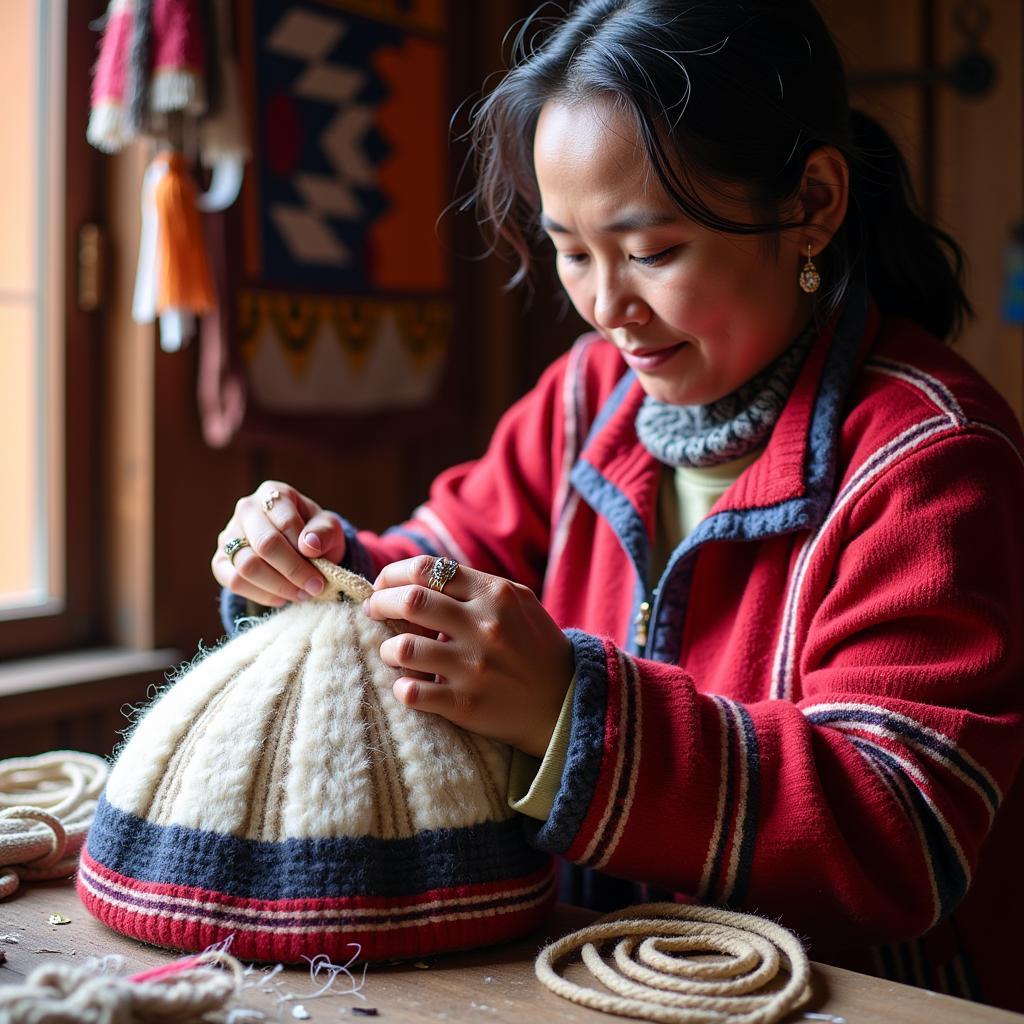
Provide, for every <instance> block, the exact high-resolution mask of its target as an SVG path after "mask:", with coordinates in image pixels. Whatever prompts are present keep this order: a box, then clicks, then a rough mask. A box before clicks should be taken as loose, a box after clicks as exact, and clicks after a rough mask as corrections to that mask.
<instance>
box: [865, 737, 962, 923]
mask: <svg viewBox="0 0 1024 1024" xmlns="http://www.w3.org/2000/svg"><path fill="white" fill-rule="evenodd" d="M851 742H852V743H853V745H854V746H856V747H857V748H858V749H859V750H860V751H861V752H862V753H863V754H865V755H866V756H867V757H869V758H870V759H871V760H872V761H873V762H874V763H875V765H876V766H878V768H879V769H880V770H881V771H882V772H883V773H884V774H885V775H886V777H887V778H888V779H889V781H890V784H891V786H892V788H893V792H894V793H895V794H896V798H897V800H898V801H899V803H900V804H901V805H902V807H903V811H904V813H905V814H906V815H907V817H908V818H910V819H911V820H914V819H916V820H917V821H919V822H920V824H921V828H922V829H923V831H924V835H925V846H926V851H925V852H926V856H927V857H928V859H929V860H930V861H931V868H932V872H933V874H934V876H935V886H936V888H937V890H938V896H939V917H940V918H943V917H946V916H948V915H949V914H951V913H952V912H953V910H955V909H956V906H957V904H958V903H959V902H960V901H961V900H962V899H963V898H964V894H965V893H966V892H967V886H968V883H969V882H970V879H969V878H968V877H967V875H966V874H965V872H964V869H963V865H962V864H961V863H960V860H959V858H958V857H957V855H956V853H955V851H954V850H953V848H952V846H950V842H949V838H948V837H947V835H946V833H945V831H944V829H943V827H942V824H941V822H939V820H938V819H937V818H936V816H935V811H934V810H933V809H932V807H931V806H930V805H929V804H928V802H927V801H926V800H925V798H924V797H923V796H922V795H921V791H920V790H919V789H918V788H917V784H916V783H915V782H914V780H913V779H911V778H909V777H908V776H907V774H906V772H905V770H904V769H903V766H902V765H901V764H900V763H899V761H898V760H897V759H896V758H895V757H893V756H892V755H891V754H890V753H888V751H884V750H880V749H879V748H878V747H876V746H874V745H873V744H868V743H864V742H863V741H861V740H858V739H857V738H856V737H854V738H853V739H852V740H851Z"/></svg>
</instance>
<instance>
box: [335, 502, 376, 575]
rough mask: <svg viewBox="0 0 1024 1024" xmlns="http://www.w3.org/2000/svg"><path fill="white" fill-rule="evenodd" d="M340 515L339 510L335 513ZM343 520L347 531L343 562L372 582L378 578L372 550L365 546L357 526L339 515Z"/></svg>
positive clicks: (344, 528) (342, 524) (342, 526)
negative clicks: (371, 553) (371, 554)
mask: <svg viewBox="0 0 1024 1024" xmlns="http://www.w3.org/2000/svg"><path fill="white" fill-rule="evenodd" d="M334 514H335V515H338V513H337V512H335V513H334ZM338 518H339V519H340V520H341V528H342V530H343V531H344V533H345V557H344V558H343V559H342V560H341V564H342V565H343V566H344V567H345V568H346V569H351V570H352V572H357V573H359V575H360V576H365V577H366V578H367V579H368V580H370V581H371V582H372V581H373V580H375V579H376V578H377V566H376V565H375V564H374V561H373V558H372V557H371V556H370V552H369V551H367V550H366V548H365V547H364V546H363V542H362V541H361V540H360V539H359V537H358V531H357V530H356V528H355V527H354V526H353V525H352V524H351V523H350V522H349V521H348V520H347V519H346V518H345V517H344V516H338Z"/></svg>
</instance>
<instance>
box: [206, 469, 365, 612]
mask: <svg viewBox="0 0 1024 1024" xmlns="http://www.w3.org/2000/svg"><path fill="white" fill-rule="evenodd" d="M239 540H241V541H244V542H245V543H244V544H243V545H233V547H234V548H235V550H234V552H233V554H231V555H229V554H228V553H227V552H226V551H225V550H224V549H225V546H226V545H228V544H229V542H231V541H239ZM344 555H345V533H344V531H343V530H342V527H341V521H340V520H339V519H338V517H337V516H336V515H335V514H334V513H333V512H325V511H324V510H323V509H322V508H321V507H320V506H319V505H318V504H317V503H316V502H315V501H312V500H311V499H309V498H307V497H306V496H305V495H304V494H300V493H299V492H298V491H297V490H295V488H294V487H291V486H290V485H288V484H286V483H282V482H281V481H280V480H265V481H264V482H263V483H261V484H260V485H259V487H257V488H256V490H255V491H254V492H253V493H252V494H247V495H246V496H245V497H244V498H239V499H238V501H237V502H236V503H235V514H234V515H233V516H232V517H231V518H230V519H229V520H228V522H227V525H226V526H225V527H224V529H223V530H221V532H220V534H219V535H218V537H217V550H216V551H215V552H214V553H213V558H212V560H211V562H210V567H211V568H212V569H213V576H214V579H216V581H217V582H218V583H219V584H220V585H221V586H222V587H227V589H228V590H230V591H231V592H232V593H234V594H238V595H239V596H240V597H244V598H247V599H248V600H250V601H255V602H256V603H257V604H262V605H265V606H267V607H270V608H279V607H280V606H281V605H283V604H287V603H288V602H289V601H304V600H306V599H307V598H308V597H310V596H316V595H317V594H319V593H320V591H322V590H323V588H324V580H323V577H322V576H321V575H320V573H318V572H317V571H316V569H315V568H314V567H313V566H311V565H310V564H309V562H308V561H307V559H309V558H318V557H322V558H329V559H330V560H331V561H332V562H340V561H341V559H342V558H343V557H344Z"/></svg>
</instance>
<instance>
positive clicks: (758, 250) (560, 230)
mask: <svg viewBox="0 0 1024 1024" xmlns="http://www.w3.org/2000/svg"><path fill="white" fill-rule="evenodd" d="M534 169H535V172H536V175H537V182H538V185H539V187H540V194H541V204H542V220H541V223H542V227H544V229H545V230H546V231H547V234H548V236H549V237H550V238H551V240H552V242H553V243H554V245H555V249H556V250H557V253H556V261H557V266H558V275H559V277H560V279H561V281H562V284H563V285H564V286H565V289H566V291H567V292H568V294H569V298H570V299H571V300H572V302H573V304H574V305H575V307H576V309H577V310H578V311H579V312H580V315H581V316H582V317H583V318H584V319H585V320H587V321H588V322H589V323H590V324H591V325H593V327H595V328H596V329H597V330H598V331H599V332H600V333H601V334H602V335H603V336H604V337H605V338H606V339H607V340H608V341H610V342H611V343H612V344H613V345H615V346H616V347H617V348H618V349H619V351H620V352H621V353H622V357H623V359H625V361H626V362H627V363H628V364H629V365H630V366H631V367H632V368H633V369H634V370H635V371H636V375H637V377H638V379H639V380H640V383H641V384H642V385H643V388H644V390H645V391H646V392H647V394H649V395H651V396H652V397H654V398H656V399H659V400H660V401H662V402H671V403H674V404H677V405H695V404H705V403H707V402H712V401H714V400H716V399H718V398H721V397H723V396H724V395H727V394H729V393H730V392H731V391H734V390H735V389H736V388H738V387H739V386H740V385H741V384H743V383H745V382H746V381H748V380H749V379H750V378H751V377H753V376H754V375H755V374H756V373H758V372H759V371H760V370H762V369H763V368H764V367H765V366H767V365H768V364H769V363H770V362H772V360H773V359H775V357H776V356H778V355H779V354H780V353H781V352H782V351H783V350H784V349H785V348H786V347H787V346H788V345H789V343H790V342H791V341H792V340H793V338H795V337H796V335H797V334H798V333H799V332H800V330H801V329H802V328H803V326H804V325H805V324H806V322H807V321H808V319H809V318H810V314H811V301H810V299H809V297H808V296H807V295H805V294H804V293H803V292H802V291H801V290H800V288H799V285H798V283H797V281H798V277H799V273H800V267H801V266H802V264H803V261H804V259H805V258H806V252H804V253H801V252H800V248H801V240H800V238H799V237H798V235H797V232H784V233H782V234H781V235H780V236H779V242H780V245H779V249H778V252H777V253H776V252H772V251H771V250H770V249H769V248H768V247H767V246H766V245H765V239H764V237H763V236H758V235H728V234H722V233H719V232H715V231H712V230H711V229H709V228H706V227H703V226H701V225H699V224H697V223H695V222H693V221H691V220H689V219H687V218H686V217H685V215H684V214H682V213H681V212H680V210H679V209H678V207H676V206H675V205H674V204H673V203H672V201H671V200H670V199H669V197H668V195H667V194H666V193H665V191H664V189H663V188H662V187H661V185H660V183H659V182H658V180H657V177H656V176H655V174H654V172H653V170H651V168H650V164H649V162H648V160H647V157H646V154H645V151H644V148H643V144H642V142H641V140H640V139H639V137H638V135H637V132H636V129H635V126H634V124H633V121H632V120H631V118H630V117H629V116H628V115H627V114H625V113H624V112H622V111H621V110H617V109H616V108H615V107H614V106H613V105H612V104H611V103H610V102H602V101H600V100H593V101H587V102H584V103H572V104H569V103H564V102H556V101H551V102H549V103H547V104H546V105H545V106H544V108H543V110H542V111H541V115H540V119H539V121H538V124H537V133H536V137H535V141H534ZM711 202H712V203H713V205H714V206H715V208H716V209H718V210H719V212H721V213H723V214H724V215H725V216H727V217H729V218H731V219H733V220H744V219H745V220H749V221H751V222H752V221H753V220H754V216H753V214H752V212H751V211H750V210H749V208H744V207H743V206H741V205H740V204H738V203H730V204H728V205H725V202H724V200H722V199H716V200H712V201H711Z"/></svg>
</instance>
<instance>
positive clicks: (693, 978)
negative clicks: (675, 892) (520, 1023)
mask: <svg viewBox="0 0 1024 1024" xmlns="http://www.w3.org/2000/svg"><path fill="white" fill-rule="evenodd" d="M613 942H614V943H615V945H614V947H613V948H612V952H611V961H612V963H614V967H613V966H612V963H609V962H607V960H606V959H604V958H603V957H602V955H601V952H600V947H602V946H603V947H607V946H608V945H609V944H611V943H613ZM577 951H579V952H581V956H582V960H583V963H584V964H585V965H586V966H587V968H589V970H590V973H591V974H592V975H593V976H594V977H595V978H596V979H597V980H598V981H599V982H600V983H601V984H602V985H604V986H605V987H606V988H608V989H609V990H610V992H601V991H598V990H597V989H594V988H589V987H587V986H585V985H579V984H576V983H575V982H573V981H569V980H568V979H567V978H566V977H564V975H562V974H560V973H559V970H558V968H559V964H561V963H562V962H563V961H566V960H568V958H569V957H571V956H572V955H573V954H575V953H576V952H577ZM692 953H699V954H707V953H717V954H722V955H723V956H724V957H725V959H721V958H717V959H715V960H708V959H703V958H702V959H697V958H695V957H693V956H686V955H683V956H680V955H674V954H692ZM606 955H607V954H606ZM615 968H617V969H618V970H616V969H615ZM535 969H536V974H537V978H538V979H539V980H540V981H541V982H542V983H543V984H544V985H546V986H547V987H548V988H549V989H551V991H552V992H555V993H557V994H558V995H560V996H563V997H564V998H565V999H570V1000H572V1002H574V1003H579V1004H580V1005H582V1006H588V1007H590V1008H591V1009H594V1010H603V1011H605V1012H606V1013H617V1014H619V1015H621V1016H624V1017H635V1018H638V1019H640V1020H652V1021H662V1022H665V1024H725V1022H728V1024H772V1022H773V1021H777V1020H779V1019H780V1018H781V1017H783V1016H785V1015H786V1014H787V1013H789V1012H790V1011H791V1010H792V1009H794V1008H795V1007H797V1006H799V1005H801V1004H802V1003H803V1002H804V1001H805V1000H806V999H807V998H808V997H809V996H810V963H809V962H808V960H807V955H806V953H805V952H804V949H803V947H802V946H801V945H800V942H799V940H798V939H797V938H796V936H795V935H793V934H792V932H789V931H787V930H786V929H785V928H783V927H782V926H781V925H777V924H775V923H774V922H773V921H768V920H766V919H764V918H761V917H756V916H755V915H753V914H741V913H738V912H735V911H731V910H721V909H718V908H716V907H704V906H691V905H687V904H677V903H647V904H643V905H641V906H635V907H627V908H626V909H625V910H621V911H617V912H616V913H614V914H608V915H606V916H605V917H602V918H601V919H600V920H598V921H596V922H595V923H594V924H592V925H590V926H589V927H587V928H583V929H581V930H580V931H577V932H573V933H572V934H570V935H566V936H565V937H563V938H561V939H558V940H557V941H555V942H552V943H551V944H550V945H548V946H546V947H545V948H544V949H542V950H541V952H540V954H539V955H538V957H537V961H536V965H535ZM783 970H784V971H785V972H787V973H788V977H787V978H786V979H785V981H784V983H782V984H777V985H772V987H771V988H770V989H768V990H765V991H762V990H764V988H765V986H767V985H770V984H771V983H772V982H774V980H775V979H776V978H777V977H778V976H779V974H780V972H781V971H783Z"/></svg>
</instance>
